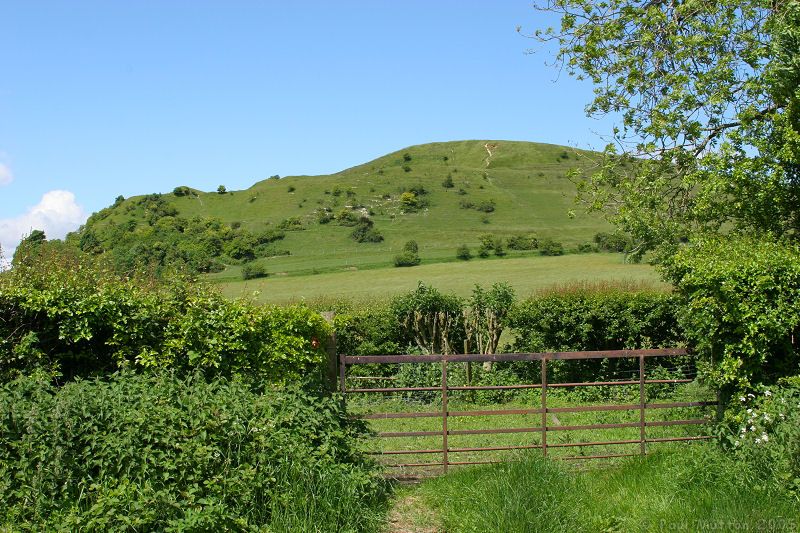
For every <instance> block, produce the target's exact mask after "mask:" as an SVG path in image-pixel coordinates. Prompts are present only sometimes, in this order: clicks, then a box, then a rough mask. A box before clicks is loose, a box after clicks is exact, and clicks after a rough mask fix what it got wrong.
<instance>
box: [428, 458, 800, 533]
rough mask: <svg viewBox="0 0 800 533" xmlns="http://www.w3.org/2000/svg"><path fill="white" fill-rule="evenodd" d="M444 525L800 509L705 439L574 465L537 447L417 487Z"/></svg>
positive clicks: (695, 525) (530, 527) (748, 518)
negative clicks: (586, 466) (613, 461)
mask: <svg viewBox="0 0 800 533" xmlns="http://www.w3.org/2000/svg"><path fill="white" fill-rule="evenodd" d="M418 490H419V494H420V495H421V500H422V501H423V502H425V504H426V505H427V506H428V507H429V508H431V509H432V510H433V513H434V515H435V516H436V521H438V522H439V524H438V525H439V526H440V527H441V530H443V531H457V532H489V531H504V532H523V531H524V532H537V531H553V532H555V531H575V532H582V531H585V532H597V531H703V530H712V531H797V528H798V526H800V518H798V517H800V507H799V506H798V505H797V502H792V501H790V500H788V499H786V498H785V497H784V496H781V495H779V494H775V493H770V492H767V491H765V490H762V489H760V488H759V476H758V474H757V473H756V472H754V471H752V470H750V469H749V468H748V467H747V465H743V464H741V463H739V462H736V461H734V460H733V459H732V458H730V457H729V456H727V455H725V454H723V453H722V452H721V451H719V450H718V449H717V448H715V447H714V446H713V445H710V444H709V445H693V446H686V447H684V448H683V449H681V450H678V451H674V452H663V453H656V454H653V455H650V456H647V457H644V458H636V459H631V460H628V461H625V462H624V463H621V464H619V465H617V466H614V467H610V468H605V469H601V468H593V469H591V470H587V471H583V472H579V471H575V470H571V469H569V467H567V466H565V465H563V464H559V463H557V462H555V461H551V460H545V459H542V458H541V457H539V456H538V455H537V454H529V455H526V456H523V457H522V458H521V459H520V460H518V461H515V462H509V463H504V464H499V465H491V466H488V467H479V468H470V469H468V470H463V471H460V472H456V473H453V474H450V475H448V476H444V477H441V478H437V479H433V480H430V481H428V482H426V483H425V484H424V485H422V486H421V487H420V488H419V489H418Z"/></svg>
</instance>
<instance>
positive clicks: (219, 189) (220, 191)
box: [217, 185, 228, 194]
mask: <svg viewBox="0 0 800 533" xmlns="http://www.w3.org/2000/svg"><path fill="white" fill-rule="evenodd" d="M226 192H228V190H227V189H226V188H225V186H224V185H220V186H219V187H217V193H218V194H225V193H226Z"/></svg>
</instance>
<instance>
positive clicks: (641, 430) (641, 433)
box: [639, 354, 647, 455]
mask: <svg viewBox="0 0 800 533" xmlns="http://www.w3.org/2000/svg"><path fill="white" fill-rule="evenodd" d="M646 407H647V399H646V398H645V389H644V354H640V355H639V453H640V454H641V455H646V454H647V450H646V449H645V442H646V437H645V430H644V428H645V421H644V411H645V408H646Z"/></svg>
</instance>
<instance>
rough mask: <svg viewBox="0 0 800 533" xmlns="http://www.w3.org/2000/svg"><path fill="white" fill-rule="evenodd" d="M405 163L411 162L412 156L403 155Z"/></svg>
mask: <svg viewBox="0 0 800 533" xmlns="http://www.w3.org/2000/svg"><path fill="white" fill-rule="evenodd" d="M403 161H405V162H406V163H408V162H409V161H411V154H409V153H408V152H406V153H404V154H403Z"/></svg>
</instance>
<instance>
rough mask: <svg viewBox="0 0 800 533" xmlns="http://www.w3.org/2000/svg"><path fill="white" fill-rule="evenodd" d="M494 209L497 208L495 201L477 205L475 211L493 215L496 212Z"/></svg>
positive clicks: (486, 201)
mask: <svg viewBox="0 0 800 533" xmlns="http://www.w3.org/2000/svg"><path fill="white" fill-rule="evenodd" d="M494 207H495V202H494V200H485V201H483V202H480V203H479V204H478V205H476V206H475V210H476V211H480V212H482V213H492V212H493V211H494Z"/></svg>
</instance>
